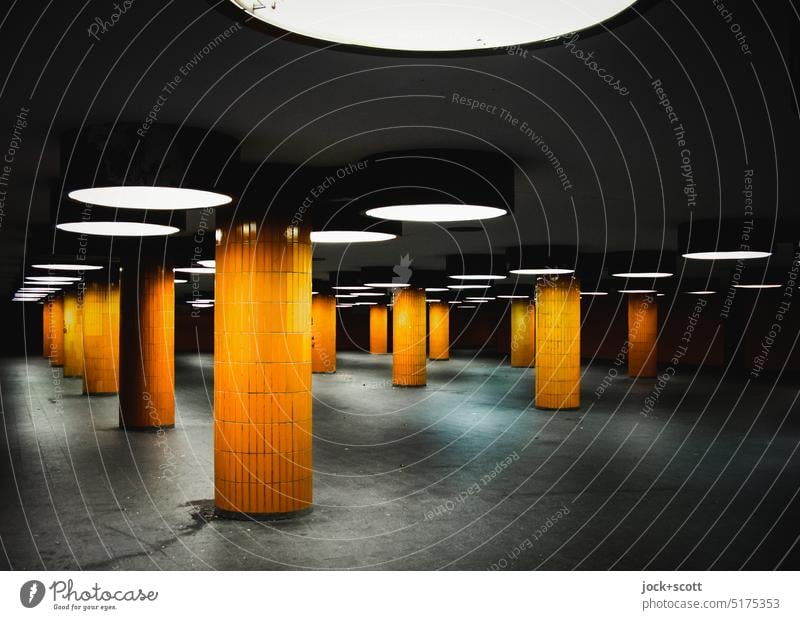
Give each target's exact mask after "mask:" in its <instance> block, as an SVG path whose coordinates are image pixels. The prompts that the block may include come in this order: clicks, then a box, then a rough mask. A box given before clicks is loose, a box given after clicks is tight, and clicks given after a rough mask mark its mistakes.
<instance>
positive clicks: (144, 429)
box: [118, 424, 175, 433]
mask: <svg viewBox="0 0 800 620" xmlns="http://www.w3.org/2000/svg"><path fill="white" fill-rule="evenodd" d="M118 428H119V429H120V430H122V431H133V432H135V433H157V432H158V431H163V430H169V429H171V428H175V425H174V424H161V425H160V426H123V425H122V424H120V425H119V427H118Z"/></svg>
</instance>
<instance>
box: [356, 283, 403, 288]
mask: <svg viewBox="0 0 800 620" xmlns="http://www.w3.org/2000/svg"><path fill="white" fill-rule="evenodd" d="M364 284H365V285H366V286H368V287H370V288H406V287H408V286H411V285H410V284H407V283H403V282H365V283H364Z"/></svg>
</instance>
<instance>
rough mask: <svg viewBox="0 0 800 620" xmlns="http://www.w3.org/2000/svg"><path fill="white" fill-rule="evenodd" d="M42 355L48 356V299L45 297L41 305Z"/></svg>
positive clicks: (46, 357)
mask: <svg viewBox="0 0 800 620" xmlns="http://www.w3.org/2000/svg"><path fill="white" fill-rule="evenodd" d="M42 357H43V358H45V359H49V357H50V300H49V299H45V300H44V304H43V305H42Z"/></svg>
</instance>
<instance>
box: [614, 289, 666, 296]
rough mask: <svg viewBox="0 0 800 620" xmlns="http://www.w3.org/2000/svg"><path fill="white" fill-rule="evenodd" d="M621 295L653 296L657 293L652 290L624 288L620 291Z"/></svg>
mask: <svg viewBox="0 0 800 620" xmlns="http://www.w3.org/2000/svg"><path fill="white" fill-rule="evenodd" d="M619 292H620V293H623V294H627V295H651V294H653V293H655V292H657V291H655V290H652V289H644V288H642V289H639V288H624V289H621V290H620V291H619Z"/></svg>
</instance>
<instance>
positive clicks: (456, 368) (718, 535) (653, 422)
mask: <svg viewBox="0 0 800 620" xmlns="http://www.w3.org/2000/svg"><path fill="white" fill-rule="evenodd" d="M586 362H587V361H586V360H584V365H583V366H582V367H581V372H582V381H581V388H580V390H581V394H580V400H581V404H580V408H578V409H576V410H571V411H567V410H560V411H545V410H539V409H535V408H534V407H533V402H532V401H533V394H534V378H535V371H534V370H532V369H530V368H514V367H511V365H510V364H509V360H508V358H507V357H504V356H502V355H487V354H478V352H477V350H476V351H470V350H453V351H451V352H450V359H449V360H447V361H431V362H428V364H427V385H425V386H423V387H393V386H392V358H391V356H390V355H369V354H368V353H363V352H341V351H340V352H339V353H338V354H337V356H336V372H334V373H327V374H315V375H314V377H313V471H314V476H313V485H314V489H313V491H314V505H313V510H312V511H311V512H310V513H308V514H305V515H303V516H297V517H295V518H294V519H290V520H283V521H280V520H278V521H253V520H241V521H239V520H231V519H221V518H218V517H216V516H215V514H214V464H213V435H214V433H213V415H214V414H213V400H214V398H213V394H214V392H213V383H214V377H213V374H214V360H213V357H212V356H211V355H209V354H200V355H198V354H191V353H182V354H179V355H177V356H176V358H175V371H176V378H175V427H174V429H171V430H169V431H168V432H138V431H128V432H125V431H123V430H121V429H120V427H119V421H118V402H119V401H118V397H117V396H115V395H93V396H91V397H87V396H85V395H83V394H82V383H81V379H80V378H66V379H65V378H63V377H62V374H61V373H62V369H61V368H55V367H52V368H51V367H50V366H49V365H48V363H47V361H46V360H44V359H41V358H38V357H28V358H24V357H14V358H3V359H2V361H0V390H1V391H2V415H3V424H2V431H1V432H2V433H3V437H2V442H3V445H4V446H7V450H4V451H3V452H2V456H1V457H0V459H2V462H0V472H1V473H0V475H1V476H2V483H1V485H0V492H2V496H3V498H4V501H3V502H2V503H0V543H1V544H0V563H1V564H2V566H3V568H4V569H15V570H38V569H85V570H92V569H135V570H157V569H206V570H207V569H220V570H240V569H264V570H270V569H357V568H360V569H403V570H406V569H409V570H410V569H426V570H427V569H501V570H514V569H532V568H543V569H610V568H614V569H627V570H637V569H645V568H647V569H666V570H671V569H676V568H682V569H708V568H717V569H737V568H748V569H773V568H782V569H798V568H800V548H798V545H797V540H798V536H800V519H798V516H800V498H798V488H797V480H798V477H800V455H798V454H797V447H798V442H800V416H799V415H798V405H797V396H798V388H800V384H799V383H798V381H797V377H796V375H792V376H785V377H782V378H781V380H780V381H779V382H776V381H775V380H774V377H772V378H762V379H761V380H749V381H748V380H746V379H743V378H742V377H741V376H738V375H737V376H728V375H725V370H724V369H723V368H719V369H714V370H710V369H704V370H702V371H698V370H697V369H695V368H693V367H690V366H686V367H683V368H681V369H680V370H679V372H677V373H676V374H675V376H674V377H672V378H671V380H670V381H669V382H668V384H667V385H666V387H665V388H664V389H663V390H662V391H660V392H659V397H658V398H657V399H655V402H654V403H652V407H646V406H645V403H646V402H647V401H648V399H651V400H652V395H653V390H654V387H655V386H656V381H657V380H656V379H652V378H640V379H638V380H633V379H630V378H628V377H627V376H623V375H622V374H619V375H617V376H613V377H612V378H611V379H609V377H610V375H609V370H610V369H611V368H612V367H613V366H612V364H611V363H610V362H595V363H591V364H590V365H586ZM611 374H613V373H611ZM601 385H604V386H605V387H604V388H603V390H602V391H601V390H599V389H598V388H599V386H601ZM647 409H649V411H647Z"/></svg>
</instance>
